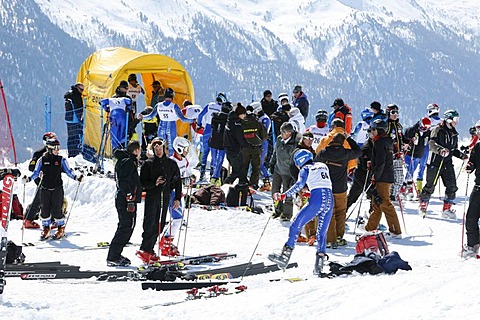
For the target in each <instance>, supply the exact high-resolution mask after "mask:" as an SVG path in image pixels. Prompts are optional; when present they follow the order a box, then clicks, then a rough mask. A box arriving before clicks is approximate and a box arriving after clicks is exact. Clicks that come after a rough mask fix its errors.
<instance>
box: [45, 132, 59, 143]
mask: <svg viewBox="0 0 480 320" xmlns="http://www.w3.org/2000/svg"><path fill="white" fill-rule="evenodd" d="M48 139H57V135H56V134H55V132H51V131H49V132H45V133H44V134H43V138H42V140H43V142H44V143H45V142H46V141H47V140H48Z"/></svg>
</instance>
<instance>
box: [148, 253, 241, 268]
mask: <svg viewBox="0 0 480 320" xmlns="http://www.w3.org/2000/svg"><path fill="white" fill-rule="evenodd" d="M236 256H237V255H236V254H234V253H227V252H222V253H211V254H206V255H201V256H196V257H181V258H177V259H171V260H163V261H157V262H155V263H154V264H152V265H150V266H147V268H148V267H151V266H154V267H155V266H166V265H172V264H184V265H186V264H189V265H199V264H202V263H210V262H218V261H221V260H226V259H230V258H235V257H236Z"/></svg>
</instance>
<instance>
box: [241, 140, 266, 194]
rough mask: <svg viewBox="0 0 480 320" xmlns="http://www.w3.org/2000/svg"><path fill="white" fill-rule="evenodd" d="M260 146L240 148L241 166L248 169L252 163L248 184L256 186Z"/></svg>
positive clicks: (258, 174)
mask: <svg viewBox="0 0 480 320" xmlns="http://www.w3.org/2000/svg"><path fill="white" fill-rule="evenodd" d="M261 153H262V148H260V147H257V148H255V147H246V148H243V149H242V158H243V167H244V168H245V170H247V171H248V167H249V166H250V165H252V173H251V175H250V185H251V186H258V180H259V179H260V155H261Z"/></svg>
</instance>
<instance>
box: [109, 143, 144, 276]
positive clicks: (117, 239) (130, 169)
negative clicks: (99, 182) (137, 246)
mask: <svg viewBox="0 0 480 320" xmlns="http://www.w3.org/2000/svg"><path fill="white" fill-rule="evenodd" d="M140 153H141V148H140V142H138V141H137V140H132V141H130V142H129V143H128V145H127V148H126V149H116V150H115V151H114V152H113V155H114V156H115V158H116V159H117V163H116V164H115V174H116V178H117V192H116V194H115V208H117V213H118V225H117V230H116V231H115V235H114V236H113V239H112V241H111V242H110V248H109V250H108V255H107V266H110V267H115V266H121V267H125V266H129V265H130V264H131V261H130V259H128V258H126V257H124V256H122V251H123V248H124V247H125V246H126V245H127V243H128V242H129V241H130V238H131V237H132V233H133V229H134V228H135V222H136V220H137V203H140V201H141V200H142V185H141V184H140V178H139V176H138V170H137V166H138V158H139V157H140Z"/></svg>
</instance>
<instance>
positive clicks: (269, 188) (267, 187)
mask: <svg viewBox="0 0 480 320" xmlns="http://www.w3.org/2000/svg"><path fill="white" fill-rule="evenodd" d="M258 190H259V191H263V192H265V191H272V185H271V184H270V179H268V178H265V179H263V186H261V187H260V189H258Z"/></svg>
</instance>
